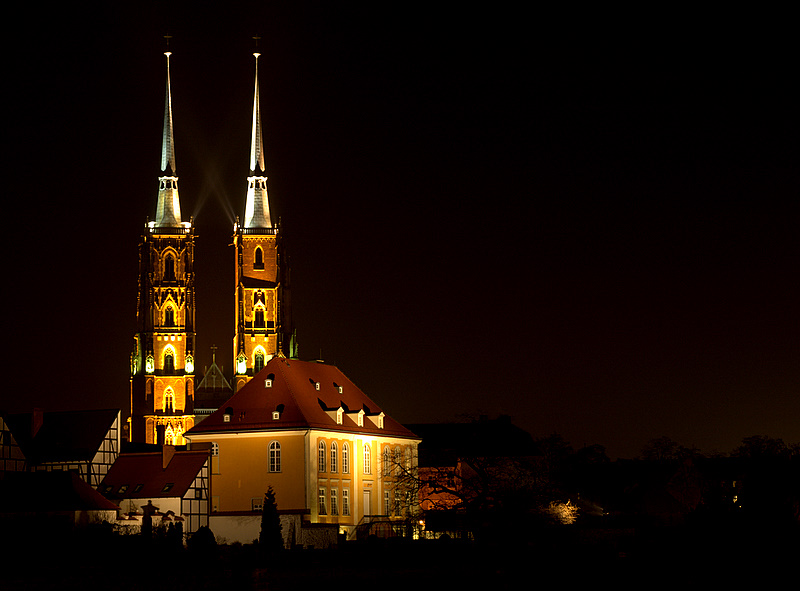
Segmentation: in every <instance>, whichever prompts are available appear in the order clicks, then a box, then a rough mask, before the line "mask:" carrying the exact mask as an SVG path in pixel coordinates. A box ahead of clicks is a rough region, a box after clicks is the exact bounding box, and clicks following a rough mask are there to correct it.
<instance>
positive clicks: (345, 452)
mask: <svg viewBox="0 0 800 591" xmlns="http://www.w3.org/2000/svg"><path fill="white" fill-rule="evenodd" d="M342 473H343V474H349V473H350V446H349V445H348V444H347V443H343V444H342Z"/></svg>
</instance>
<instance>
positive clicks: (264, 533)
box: [258, 486, 283, 554]
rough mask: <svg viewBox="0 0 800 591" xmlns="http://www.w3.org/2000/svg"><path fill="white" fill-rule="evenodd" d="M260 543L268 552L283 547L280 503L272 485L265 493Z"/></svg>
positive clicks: (274, 551) (276, 550) (273, 551)
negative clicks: (279, 512) (276, 498)
mask: <svg viewBox="0 0 800 591" xmlns="http://www.w3.org/2000/svg"><path fill="white" fill-rule="evenodd" d="M258 543H259V545H260V547H261V548H262V550H263V551H264V552H265V553H267V554H275V553H277V552H280V551H281V550H282V549H283V535H282V534H281V518H280V516H279V515H278V503H277V501H276V500H275V491H273V490H272V486H270V487H269V488H268V489H267V492H266V493H264V506H263V507H262V509H261V533H260V534H259V536H258Z"/></svg>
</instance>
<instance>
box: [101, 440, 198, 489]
mask: <svg viewBox="0 0 800 591" xmlns="http://www.w3.org/2000/svg"><path fill="white" fill-rule="evenodd" d="M167 451H168V450H165V452H162V453H159V452H155V453H123V454H120V456H119V457H118V458H117V461H116V462H114V464H113V465H112V466H111V468H110V469H109V471H108V474H106V476H105V478H104V479H103V482H101V483H100V491H101V492H102V493H103V494H104V495H105V496H106V497H107V498H109V499H122V498H125V499H128V498H133V499H136V498H152V499H156V498H167V497H183V496H184V495H185V494H186V492H187V491H188V490H189V487H190V486H191V485H192V483H193V482H194V479H195V478H196V477H197V475H198V473H199V472H200V469H201V468H202V467H203V464H205V463H206V461H207V460H208V457H209V455H208V451H174V452H173V453H172V454H167V455H166V457H165V453H166V452H167ZM164 463H166V464H167V465H166V467H164ZM120 487H125V488H124V489H123V490H120Z"/></svg>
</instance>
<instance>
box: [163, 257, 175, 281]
mask: <svg viewBox="0 0 800 591" xmlns="http://www.w3.org/2000/svg"><path fill="white" fill-rule="evenodd" d="M164 281H175V257H174V256H173V255H172V253H168V254H167V255H166V256H165V257H164Z"/></svg>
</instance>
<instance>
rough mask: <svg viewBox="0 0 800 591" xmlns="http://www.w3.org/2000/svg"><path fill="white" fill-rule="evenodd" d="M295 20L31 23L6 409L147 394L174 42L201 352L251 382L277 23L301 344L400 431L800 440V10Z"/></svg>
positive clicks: (10, 169)
mask: <svg viewBox="0 0 800 591" xmlns="http://www.w3.org/2000/svg"><path fill="white" fill-rule="evenodd" d="M290 4H291V6H292V8H286V7H281V6H276V5H271V4H267V3H263V4H253V5H249V6H247V5H239V4H237V3H235V2H229V3H221V2H196V3H172V4H165V5H164V6H163V7H162V6H151V5H148V4H145V3H130V4H127V3H123V4H122V5H117V6H115V7H113V8H108V7H102V8H96V9H94V10H88V9H87V10H86V11H85V12H80V11H73V10H70V9H67V8H63V7H62V8H56V9H55V10H56V12H50V13H48V14H46V15H45V14H38V13H37V14H33V13H28V14H26V15H25V17H24V18H22V19H18V21H19V22H20V28H19V29H17V30H16V31H15V32H13V34H12V35H11V37H10V39H9V40H10V42H11V43H10V45H9V49H8V50H7V51H6V52H4V53H5V54H6V55H5V56H4V60H5V68H4V70H5V72H6V80H7V83H6V96H7V97H10V98H11V104H12V108H11V109H6V111H5V113H6V115H5V116H6V129H7V130H8V131H6V132H5V133H4V136H5V138H6V141H5V142H4V144H5V152H6V158H4V161H5V163H6V167H7V168H6V174H5V177H6V179H7V180H8V181H10V186H8V185H7V189H8V192H7V193H6V198H5V201H6V203H7V204H8V207H7V209H6V215H7V216H8V217H7V220H8V223H7V229H6V231H5V232H4V233H3V236H4V251H5V253H6V257H5V259H6V263H7V264H6V275H5V281H4V290H3V302H4V306H5V309H6V323H7V326H9V327H10V329H11V330H10V333H9V334H8V336H9V337H10V347H9V348H8V349H7V350H8V351H9V352H11V355H10V356H9V355H7V356H6V365H5V368H4V374H5V379H4V380H3V382H4V383H3V388H2V394H0V408H2V409H5V410H12V411H13V410H29V409H30V408H31V407H32V406H34V405H39V406H43V407H44V408H46V409H52V410H58V409H75V408H96V407H119V408H122V409H125V408H127V405H128V374H129V354H130V349H131V346H132V337H133V334H134V332H135V301H136V299H135V298H136V280H137V244H138V240H139V236H140V234H141V232H142V229H143V226H144V223H145V221H146V219H147V217H148V216H150V217H151V218H152V217H153V216H154V215H155V205H156V198H157V177H158V175H159V164H160V148H161V146H160V137H161V125H162V120H163V108H164V84H165V64H164V62H165V58H164V56H163V55H162V52H163V51H164V50H165V44H164V39H163V38H162V36H163V35H164V34H165V33H168V34H170V35H172V36H173V38H172V39H171V41H170V48H169V49H170V50H171V51H172V52H173V55H172V58H171V67H172V69H171V74H172V90H173V113H174V120H175V142H176V157H177V171H178V176H179V177H180V181H179V188H180V196H181V206H182V210H183V214H184V219H188V217H189V216H190V215H194V221H195V227H196V231H197V234H198V236H199V237H198V239H197V245H198V246H197V251H196V271H197V273H196V274H197V332H198V338H197V344H198V365H199V367H200V368H202V367H203V366H205V365H208V364H209V363H210V361H211V352H210V347H211V345H213V344H215V345H217V346H218V347H219V349H218V351H217V361H218V363H219V364H220V365H222V366H224V369H225V372H226V373H227V374H228V375H230V369H231V366H232V351H231V349H232V339H233V312H234V308H233V306H234V303H233V294H234V286H233V262H234V255H233V249H232V248H231V247H229V245H230V244H231V234H232V223H233V216H234V215H236V214H238V215H240V216H241V215H242V214H243V210H244V197H245V179H246V176H247V174H248V170H247V164H248V150H249V133H250V130H249V125H250V117H251V111H250V110H251V106H252V92H253V57H252V55H251V54H252V52H253V50H254V42H253V40H252V37H253V35H256V34H257V35H260V36H261V40H260V42H259V48H258V50H259V51H260V52H261V54H262V57H261V58H260V60H259V72H260V81H261V109H262V122H263V126H264V130H265V144H266V166H267V171H268V175H269V194H270V205H271V209H272V212H273V216H274V217H275V216H280V217H281V219H282V224H283V229H284V236H285V238H286V243H287V246H288V249H289V254H290V257H291V266H292V273H293V284H292V289H293V293H292V297H293V305H294V321H295V324H296V327H297V331H298V339H299V344H300V355H301V357H302V358H304V359H314V358H319V357H321V358H322V359H324V360H325V361H326V362H329V363H334V364H336V365H337V366H338V367H339V368H340V369H341V370H342V371H344V373H345V374H347V375H348V377H350V378H351V379H352V380H353V381H354V382H355V383H356V384H358V385H359V386H360V387H361V388H362V389H363V390H364V391H365V392H366V393H367V395H369V396H370V397H372V398H373V399H375V400H376V402H378V403H379V404H380V405H381V406H382V407H383V408H384V409H385V410H386V411H387V412H388V414H390V415H392V416H394V417H395V418H397V419H398V420H400V421H402V422H428V421H447V420H458V419H460V418H463V417H475V416H477V415H479V414H487V415H489V416H492V417H494V416H497V415H498V414H500V413H504V414H509V415H511V417H512V420H513V421H514V422H515V423H516V424H518V425H520V426H521V427H523V428H525V429H527V430H529V431H530V432H531V433H532V434H534V435H536V436H544V435H548V434H550V433H553V432H558V433H561V434H562V435H563V436H564V437H565V438H566V439H567V440H568V441H570V442H572V444H573V446H575V447H579V446H581V445H584V444H593V443H600V444H603V445H605V446H606V447H607V451H608V453H609V455H610V456H612V457H617V456H622V457H632V456H635V455H636V454H637V453H638V452H639V450H640V449H641V447H642V445H643V444H644V443H645V442H647V441H648V440H649V439H652V438H655V437H659V436H662V435H667V436H669V437H672V438H673V439H675V440H676V441H678V442H680V443H682V444H683V445H686V446H689V445H694V446H697V447H699V448H700V449H701V450H702V451H705V452H712V451H714V450H718V451H722V452H727V451H730V450H731V449H732V448H733V447H735V446H736V445H737V444H738V443H739V442H740V440H741V439H742V438H743V437H746V436H750V435H755V434H761V435H770V436H773V437H781V438H783V439H784V440H785V441H786V442H787V443H788V442H797V441H800V396H798V384H800V365H799V364H798V352H799V351H798V349H799V348H800V345H799V344H798V334H800V333H799V332H798V327H799V326H800V318H798V313H797V305H796V303H797V293H798V287H800V283H799V281H798V274H797V272H796V271H797V264H798V261H800V236H798V233H797V231H796V228H797V226H798V222H799V221H800V207H799V206H798V199H797V197H798V174H797V173H798V156H799V154H798V141H797V138H798V118H797V104H798V93H797V89H796V78H797V65H796V61H797V60H796V58H797V43H796V35H795V34H794V32H793V31H790V29H789V24H788V22H789V19H788V18H787V16H786V15H780V14H770V15H763V14H753V13H749V14H730V13H728V14H720V13H714V14H710V13H709V14H701V13H697V12H693V13H691V14H678V13H669V14H666V13H665V14H661V13H656V12H652V13H645V12H641V13H632V12H625V13H619V14H613V13H609V12H602V13H595V14H588V13H584V12H578V11H577V7H574V8H573V9H572V10H574V12H569V11H568V10H567V9H565V10H564V11H563V12H561V13H559V14H556V12H555V11H550V12H545V11H541V10H537V11H534V12H532V13H531V12H530V11H529V10H526V11H522V10H520V11H519V12H515V11H512V10H511V9H508V8H503V7H502V6H500V5H491V6H482V7H480V6H479V7H476V8H474V9H468V8H466V7H465V6H464V5H461V4H453V5H452V8H445V7H438V8H437V7H435V5H431V4H428V3H424V4H423V3H419V4H415V3H413V2H403V3H396V4H391V5H382V6H377V5H375V4H371V5H370V4H363V5H355V4H347V3H344V4H341V3H336V4H334V3H290ZM99 6H103V5H99ZM48 10H51V9H48ZM59 10H60V11H62V12H58V11H59ZM26 12H27V11H26ZM22 23H27V24H24V25H23V24H22ZM784 23H786V24H784ZM790 33H791V34H790Z"/></svg>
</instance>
